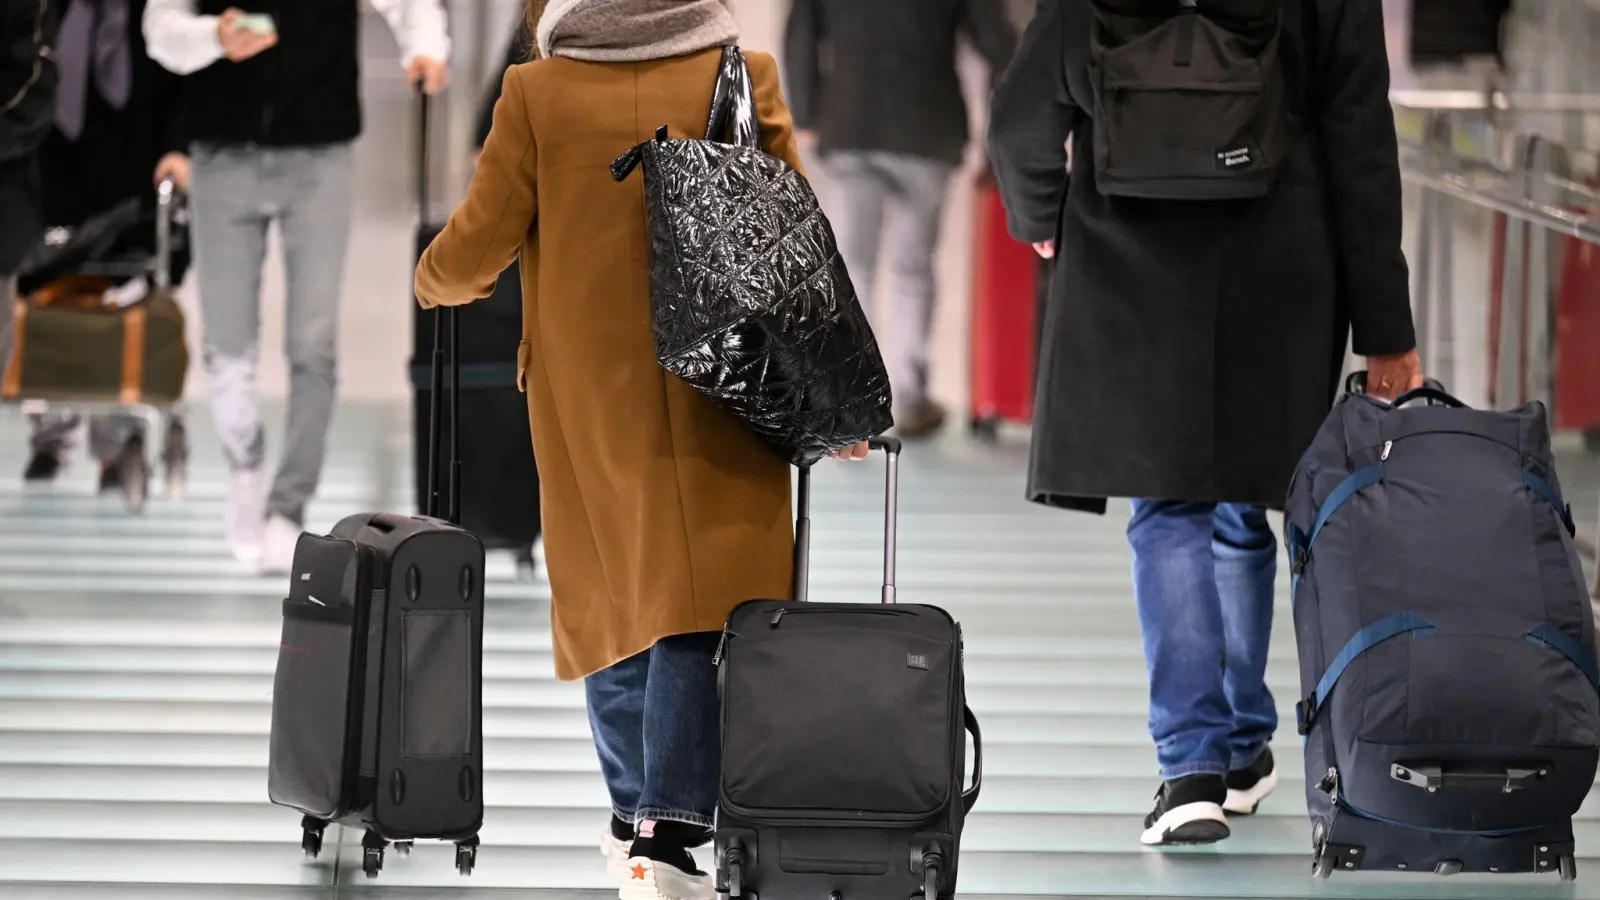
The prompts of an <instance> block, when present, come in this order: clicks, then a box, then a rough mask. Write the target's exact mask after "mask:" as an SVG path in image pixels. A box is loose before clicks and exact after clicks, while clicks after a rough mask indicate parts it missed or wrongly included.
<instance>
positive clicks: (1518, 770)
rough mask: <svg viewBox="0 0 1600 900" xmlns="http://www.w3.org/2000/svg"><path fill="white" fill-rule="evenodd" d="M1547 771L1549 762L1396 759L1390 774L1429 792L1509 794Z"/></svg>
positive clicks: (1548, 771) (1404, 782)
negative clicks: (1466, 763)
mask: <svg viewBox="0 0 1600 900" xmlns="http://www.w3.org/2000/svg"><path fill="white" fill-rule="evenodd" d="M1549 774H1550V764H1549V763H1545V762H1529V763H1481V764H1477V765H1470V764H1469V765H1461V766H1456V765H1454V764H1449V763H1440V762H1397V763H1395V764H1394V765H1393V766H1391V767H1390V768H1389V777H1390V778H1393V779H1394V780H1395V781H1398V782H1400V783H1401V784H1409V785H1411V786H1412V787H1418V788H1422V789H1423V790H1425V791H1427V792H1428V793H1430V794H1435V793H1438V792H1439V791H1441V790H1443V789H1446V788H1449V789H1451V790H1489V789H1493V790H1498V791H1500V792H1501V793H1502V794H1512V793H1515V792H1517V791H1520V790H1524V789H1526V788H1530V787H1533V786H1534V785H1535V784H1537V783H1538V782H1540V781H1543V780H1544V778H1545V776H1547V775H1549Z"/></svg>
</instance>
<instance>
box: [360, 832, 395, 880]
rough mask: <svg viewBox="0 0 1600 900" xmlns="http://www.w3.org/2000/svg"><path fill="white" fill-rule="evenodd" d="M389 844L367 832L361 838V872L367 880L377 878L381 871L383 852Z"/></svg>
mask: <svg viewBox="0 0 1600 900" xmlns="http://www.w3.org/2000/svg"><path fill="white" fill-rule="evenodd" d="M387 846H389V842H388V841H386V840H384V839H383V838H381V837H379V836H378V835H376V834H374V833H372V832H371V831H368V832H367V833H366V834H364V835H362V836H361V871H362V872H364V873H365V874H366V876H367V877H368V878H377V877H378V873H379V872H382V871H383V850H384V848H385V847H387Z"/></svg>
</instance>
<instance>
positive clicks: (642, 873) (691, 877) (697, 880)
mask: <svg viewBox="0 0 1600 900" xmlns="http://www.w3.org/2000/svg"><path fill="white" fill-rule="evenodd" d="M657 826H665V829H667V830H671V831H673V832H678V834H674V835H671V836H667V837H665V838H663V837H658V836H657V834H656V829H657ZM684 830H686V826H682V825H678V824H676V823H671V822H652V821H650V820H648V819H646V820H645V821H643V822H640V823H639V835H638V837H637V838H635V839H634V842H633V844H632V845H631V846H629V847H628V859H627V860H626V862H625V863H624V865H625V866H626V867H627V870H626V871H625V872H623V877H622V887H621V889H620V890H618V892H617V896H618V898H619V900H713V898H714V897H715V896H716V888H715V885H713V884H712V879H711V876H710V875H708V874H707V873H705V872H702V871H700V869H699V867H698V866H696V864H695V860H694V854H692V853H690V852H689V851H688V850H687V849H684V848H683V847H682V846H681V845H679V844H677V843H676V842H675V841H674V838H678V837H681V832H682V831H684ZM655 857H662V859H656V858H655ZM663 860H670V862H669V861H663Z"/></svg>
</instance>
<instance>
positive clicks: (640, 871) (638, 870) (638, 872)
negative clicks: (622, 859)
mask: <svg viewBox="0 0 1600 900" xmlns="http://www.w3.org/2000/svg"><path fill="white" fill-rule="evenodd" d="M644 876H645V868H644V866H642V865H638V864H635V865H634V867H633V880H634V881H643V880H644Z"/></svg>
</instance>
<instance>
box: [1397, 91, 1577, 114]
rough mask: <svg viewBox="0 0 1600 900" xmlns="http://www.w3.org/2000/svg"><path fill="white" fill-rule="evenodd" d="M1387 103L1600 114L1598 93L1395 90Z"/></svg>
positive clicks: (1422, 109)
mask: <svg viewBox="0 0 1600 900" xmlns="http://www.w3.org/2000/svg"><path fill="white" fill-rule="evenodd" d="M1389 102H1390V103H1392V104H1393V105H1394V106H1396V107H1398V108H1401V109H1414V110H1417V111H1419V112H1428V111H1438V112H1467V111H1471V110H1489V109H1492V110H1498V111H1500V112H1527V113H1600V94H1556V93H1537V94H1529V93H1516V92H1506V91H1501V90H1493V89H1490V90H1438V89H1431V88H1423V89H1416V88H1397V89H1395V90H1392V91H1390V92H1389Z"/></svg>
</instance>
